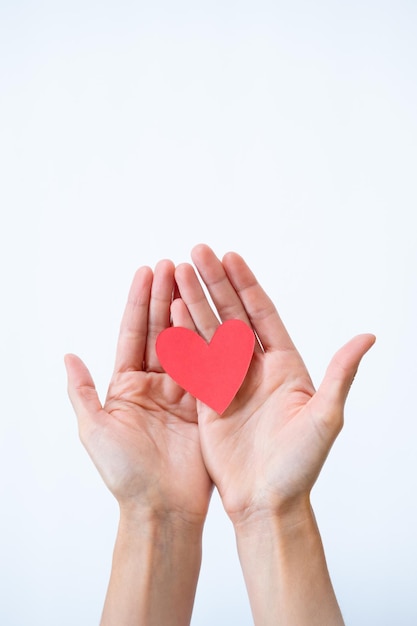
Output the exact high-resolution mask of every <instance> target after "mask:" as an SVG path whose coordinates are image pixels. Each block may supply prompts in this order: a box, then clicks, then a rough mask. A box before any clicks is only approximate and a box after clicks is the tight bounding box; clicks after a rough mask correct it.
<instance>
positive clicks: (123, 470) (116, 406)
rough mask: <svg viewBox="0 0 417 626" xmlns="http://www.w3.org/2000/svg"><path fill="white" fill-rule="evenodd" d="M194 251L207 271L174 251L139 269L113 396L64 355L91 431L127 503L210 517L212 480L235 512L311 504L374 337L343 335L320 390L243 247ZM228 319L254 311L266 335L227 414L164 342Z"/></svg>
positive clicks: (260, 335)
mask: <svg viewBox="0 0 417 626" xmlns="http://www.w3.org/2000/svg"><path fill="white" fill-rule="evenodd" d="M191 258H192V261H193V264H194V267H195V268H196V269H197V272H196V271H195V269H194V267H193V265H192V264H190V263H182V264H180V265H178V266H177V267H175V266H174V264H173V263H172V262H171V261H170V260H161V261H159V262H158V263H157V264H156V266H155V268H154V269H153V270H152V269H151V268H150V267H147V266H144V267H141V268H140V269H138V271H137V272H136V274H135V277H134V279H133V283H132V286H131V289H130V292H129V297H128V302H127V305H126V309H125V312H124V315H123V319H122V323H121V327H120V335H119V339H118V345H117V350H116V359H115V367H114V373H113V375H112V378H111V382H110V385H109V389H108V393H107V397H106V400H105V402H104V405H102V404H101V402H100V400H99V397H98V394H97V392H96V389H95V386H94V383H93V379H92V377H91V375H90V373H89V371H88V369H87V367H86V366H85V365H84V363H83V362H82V361H81V360H80V359H79V358H78V357H77V356H75V355H72V354H68V355H66V357H65V364H66V368H67V374H68V391H69V396H70V399H71V402H72V405H73V407H74V410H75V413H76V415H77V418H78V424H79V432H80V437H81V440H82V442H83V444H84V446H85V447H86V449H87V451H88V453H89V455H90V456H91V458H92V460H93V462H94V464H95V465H96V467H97V469H98V471H99V472H100V474H101V476H102V478H103V479H104V482H105V483H106V485H107V486H108V488H109V489H110V491H111V492H112V493H113V495H114V496H115V497H116V499H117V501H118V503H119V505H120V507H121V508H122V509H124V510H126V511H130V512H133V513H134V514H140V515H145V516H149V517H156V518H160V519H165V518H170V519H174V520H175V519H176V518H177V517H178V519H179V520H181V521H185V522H187V523H190V524H196V525H201V524H202V523H203V522H204V519H205V516H206V513H207V510H208V506H209V501H210V496H211V493H212V489H213V485H215V486H216V488H217V489H218V492H219V494H220V497H221V499H222V502H223V506H224V508H225V511H226V512H227V514H228V515H229V517H230V519H231V520H232V522H233V523H234V524H246V523H251V521H252V520H256V519H257V518H259V517H260V516H265V515H267V516H270V515H279V514H280V513H281V512H285V511H288V510H291V509H293V508H294V507H297V506H298V505H300V506H301V507H302V506H304V505H305V504H306V502H308V500H309V497H310V492H311V489H312V487H313V485H314V483H315V481H316V479H317V477H318V475H319V473H320V470H321V468H322V465H323V463H324V461H325V459H326V457H327V455H328V453H329V450H330V448H331V446H332V444H333V442H334V440H335V438H336V437H337V435H338V433H339V431H340V429H341V428H342V425H343V413H344V405H345V402H346V398H347V395H348V392H349V389H350V386H351V383H352V381H353V378H354V376H355V373H356V371H357V368H358V366H359V363H360V360H361V358H362V357H363V355H364V354H365V353H366V352H367V350H369V348H370V347H371V346H372V344H373V343H374V341H375V337H374V336H373V335H371V334H363V335H358V336H356V337H354V338H353V339H351V340H350V341H349V342H348V343H347V344H346V345H344V346H343V347H342V348H341V349H340V350H339V351H338V352H337V353H336V354H335V356H334V357H333V358H332V360H331V361H330V364H329V366H328V368H327V371H326V373H325V375H324V378H323V381H322V383H321V384H320V386H319V387H318V389H317V391H316V390H315V388H314V386H313V383H312V381H311V378H310V376H309V373H308V371H307V369H306V367H305V365H304V363H303V360H302V358H301V356H300V354H299V353H298V351H297V349H296V348H295V346H294V344H293V342H292V340H291V338H290V336H289V335H288V332H287V331H286V329H285V326H284V325H283V323H282V321H281V319H280V317H279V314H278V312H277V310H276V308H275V306H274V304H273V302H272V301H271V299H270V298H269V297H268V295H267V294H266V293H265V291H264V290H263V289H262V287H261V285H260V284H259V283H258V281H257V279H256V278H255V276H254V274H253V272H252V271H251V270H250V268H249V267H248V265H247V264H246V262H245V261H244V259H243V258H242V257H241V256H239V255H238V254H237V253H235V252H228V253H227V254H226V255H225V256H224V257H223V258H222V259H221V260H220V259H219V258H217V256H216V255H215V253H214V252H213V250H212V249H211V248H210V247H208V246H207V245H205V244H199V245H197V246H195V247H194V248H193V250H192V253H191ZM203 285H205V287H206V289H204V288H203ZM206 293H208V294H209V296H210V300H211V302H210V301H209V299H208V297H207V296H206ZM228 319H240V320H243V321H244V322H246V323H247V324H248V325H249V326H250V327H251V328H252V329H253V330H254V332H255V334H256V344H255V350H254V354H253V357H252V360H251V363H250V366H249V370H248V373H247V375H246V378H245V380H244V382H243V384H242V386H241V387H240V389H239V391H238V392H237V394H236V396H235V398H234V399H233V401H232V403H231V404H230V406H229V407H228V408H227V410H226V411H225V412H224V414H223V415H221V416H220V415H218V414H217V413H216V412H215V411H213V410H212V409H210V408H209V407H208V406H206V405H204V404H203V403H202V402H200V401H198V400H196V399H195V398H193V397H192V396H191V395H190V394H189V393H187V392H186V391H184V390H183V389H182V388H181V387H179V386H178V385H177V383H175V382H174V381H173V380H172V379H171V377H170V376H169V375H168V374H167V373H165V372H164V370H163V369H162V367H161V364H160V363H159V360H158V357H157V354H156V350H155V344H156V338H157V337H158V335H159V333H160V332H161V331H163V330H164V329H166V328H168V327H169V326H171V325H173V326H182V327H186V328H189V329H191V330H194V331H196V332H198V333H199V334H200V335H201V336H202V337H203V338H204V339H205V340H206V341H210V339H211V338H212V336H213V334H214V333H215V331H216V328H217V327H218V326H219V324H220V323H221V322H224V321H226V320H228Z"/></svg>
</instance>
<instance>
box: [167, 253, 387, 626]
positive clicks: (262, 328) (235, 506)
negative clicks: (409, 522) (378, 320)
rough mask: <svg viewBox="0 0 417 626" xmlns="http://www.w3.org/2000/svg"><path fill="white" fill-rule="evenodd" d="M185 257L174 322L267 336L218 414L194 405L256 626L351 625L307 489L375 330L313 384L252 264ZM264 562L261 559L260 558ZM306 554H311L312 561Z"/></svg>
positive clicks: (232, 257) (207, 331)
mask: <svg viewBox="0 0 417 626" xmlns="http://www.w3.org/2000/svg"><path fill="white" fill-rule="evenodd" d="M192 259H193V261H194V264H195V266H196V268H197V270H198V272H199V274H200V278H201V280H202V281H203V283H204V284H205V285H206V287H207V290H208V293H209V294H210V297H211V299H212V301H213V303H214V307H215V309H214V310H213V308H212V307H211V305H210V303H209V301H208V299H207V298H206V296H205V293H204V291H203V289H202V286H201V283H200V281H199V279H198V276H197V274H196V273H195V271H194V268H193V267H192V266H191V265H190V264H181V265H180V266H178V267H177V269H176V274H175V278H176V281H177V284H178V287H179V291H180V295H181V299H177V300H175V301H174V303H173V306H172V311H173V320H174V324H175V325H181V326H185V327H188V328H190V329H194V330H196V331H197V332H199V333H200V334H201V335H202V336H203V337H204V338H205V339H206V340H207V341H209V340H210V339H211V337H212V335H213V333H214V332H215V330H216V328H217V326H218V324H219V320H220V321H222V322H223V321H225V320H227V319H232V318H237V319H241V320H243V321H245V322H246V323H248V324H249V325H250V326H251V327H252V328H253V329H254V331H255V332H256V335H257V337H258V339H259V343H258V346H257V349H256V350H255V353H254V356H253V359H252V362H251V365H250V368H249V372H248V375H247V377H246V379H245V381H244V384H243V385H242V387H241V389H240V390H239V392H238V394H237V395H236V397H235V399H234V400H233V402H232V404H231V405H230V407H229V408H228V409H227V411H226V412H225V413H224V414H223V415H222V416H219V415H218V414H217V413H215V412H214V411H212V410H211V409H210V408H208V407H207V406H205V405H203V404H202V403H197V408H198V420H199V431H200V438H201V447H202V451H203V457H204V462H205V465H206V467H207V470H208V472H209V474H210V476H211V478H212V480H213V482H214V483H215V485H216V487H217V489H218V490H219V493H220V496H221V498H222V502H223V505H224V508H225V510H226V512H227V513H228V515H229V517H230V519H231V520H232V522H233V524H234V526H235V530H236V536H237V542H238V548H239V554H240V558H241V562H242V567H243V572H244V575H245V579H246V582H247V586H248V592H249V596H250V600H251V605H252V610H253V613H254V619H255V623H256V624H262V625H265V626H266V625H268V626H269V625H271V626H272V625H273V624H289V625H290V624H291V625H292V624H294V625H297V626H302V625H303V624H306V625H307V624H308V625H309V626H312V625H315V624H317V625H318V626H319V625H320V626H323V625H325V624H334V625H338V624H343V619H342V616H341V614H340V610H339V608H338V605H337V602H336V598H335V596H334V592H333V589H332V586H331V583H330V578H329V575H328V571H327V566H326V563H325V558H324V552H323V548H322V545H321V540H320V535H319V533H318V529H317V526H316V524H315V520H314V515H313V512H312V509H311V505H310V492H311V489H312V487H313V485H314V483H315V481H316V479H317V477H318V475H319V473H320V470H321V468H322V466H323V463H324V461H325V459H326V457H327V455H328V453H329V451H330V449H331V446H332V444H333V442H334V440H335V439H336V437H337V435H338V434H339V432H340V430H341V428H342V425H343V413H344V405H345V401H346V398H347V394H348V391H349V389H350V386H351V383H352V380H353V378H354V376H355V373H356V371H357V368H358V366H359V363H360V360H361V358H362V357H363V355H364V354H365V353H366V352H367V350H369V348H370V347H371V346H372V345H373V343H374V341H375V337H374V335H370V334H365V335H359V336H357V337H354V338H353V339H352V340H351V341H350V342H349V343H347V344H346V345H345V346H343V347H342V348H341V349H340V350H339V351H338V352H337V353H336V355H335V356H334V357H333V359H332V360H331V362H330V364H329V367H328V369H327V372H326V374H325V377H324V379H323V381H322V383H321V385H320V387H319V388H318V390H317V391H316V390H315V388H314V386H313V383H312V381H311V378H310V376H309V374H308V371H307V369H306V367H305V365H304V362H303V360H302V358H301V356H300V354H299V353H298V351H297V350H296V348H295V346H294V344H293V342H292V340H291V338H290V336H289V335H288V333H287V331H286V329H285V327H284V325H283V323H282V321H281V319H280V317H279V314H278V312H277V310H276V308H275V306H274V305H273V303H272V301H271V300H270V298H269V297H268V296H267V294H266V293H265V292H264V290H263V289H262V287H261V286H260V284H259V283H258V281H257V280H256V278H255V276H254V275H253V273H252V271H251V270H250V269H249V267H248V266H247V264H246V263H245V261H244V260H243V259H242V258H241V257H240V256H239V255H238V254H236V253H233V252H231V253H228V254H227V255H225V257H224V258H223V260H222V261H221V260H220V259H218V258H217V257H216V256H215V254H214V252H213V251H212V250H211V249H210V248H209V247H208V246H206V245H203V244H202V245H199V246H196V247H195V248H194V250H193V251H192ZM261 554H262V555H263V558H262V559H261V558H260V555H261ZM306 559H307V560H306Z"/></svg>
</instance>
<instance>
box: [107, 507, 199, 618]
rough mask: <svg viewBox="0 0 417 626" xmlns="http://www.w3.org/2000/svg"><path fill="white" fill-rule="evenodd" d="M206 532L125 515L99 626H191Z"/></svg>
mask: <svg viewBox="0 0 417 626" xmlns="http://www.w3.org/2000/svg"><path fill="white" fill-rule="evenodd" d="M201 536H202V528H201V527H196V526H194V525H191V524H189V523H187V522H184V521H183V520H179V519H164V520H155V519H151V518H149V517H148V516H146V517H143V516H135V515H133V516H132V515H130V514H129V515H125V514H123V513H122V514H121V517H120V523H119V529H118V534H117V539H116V543H115V547H114V553H113V563H112V571H111V576H110V582H109V586H108V590H107V595H106V600H105V604H104V609H103V614H102V619H101V623H100V624H101V626H145V625H146V626H161V625H162V624H163V625H164V626H185V625H188V624H189V623H190V620H191V614H192V608H193V603H194V596H195V590H196V586H197V580H198V574H199V570H200V564H201Z"/></svg>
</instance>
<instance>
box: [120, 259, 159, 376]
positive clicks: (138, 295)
mask: <svg viewBox="0 0 417 626" xmlns="http://www.w3.org/2000/svg"><path fill="white" fill-rule="evenodd" d="M152 279H153V272H152V270H151V268H150V267H147V266H143V267H141V268H139V269H138V270H137V272H136V274H135V276H134V278H133V282H132V285H131V287H130V290H129V295H128V298H127V303H126V308H125V310H124V313H123V317H122V322H121V324H120V332H119V339H118V342H117V349H116V360H115V366H114V370H115V372H128V371H141V370H142V369H143V362H144V359H145V349H146V338H147V328H148V310H149V301H150V294H151V288H152Z"/></svg>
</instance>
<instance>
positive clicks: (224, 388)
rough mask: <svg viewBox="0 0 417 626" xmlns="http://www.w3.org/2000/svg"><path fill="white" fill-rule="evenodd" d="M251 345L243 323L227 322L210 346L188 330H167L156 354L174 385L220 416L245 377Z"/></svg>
mask: <svg viewBox="0 0 417 626" xmlns="http://www.w3.org/2000/svg"><path fill="white" fill-rule="evenodd" d="M254 345H255V335H254V333H253V331H252V330H251V329H250V328H249V326H248V325H247V324H245V322H242V321H241V320H227V321H226V322H224V323H223V324H221V325H220V326H219V327H218V328H217V330H216V332H215V333H214V335H213V338H212V339H211V341H210V343H207V342H206V341H204V339H202V337H200V335H198V334H197V333H196V332H194V331H192V330H189V329H188V328H182V327H170V328H166V329H165V330H163V331H162V332H161V333H160V334H159V335H158V337H157V340H156V352H157V355H158V358H159V361H160V363H161V365H162V367H163V368H164V370H165V371H166V372H167V373H168V374H169V375H170V376H171V378H173V379H174V380H175V382H177V383H178V384H179V385H180V386H181V387H182V388H183V389H185V390H186V391H188V392H189V393H191V395H192V396H194V397H195V398H198V399H199V400H202V402H204V403H205V404H207V406H209V407H210V408H211V409H214V410H215V411H216V412H217V413H219V414H220V415H221V414H222V413H223V412H224V411H225V410H226V409H227V407H228V406H229V404H230V403H231V401H232V400H233V398H234V397H235V395H236V393H237V392H238V389H239V387H240V386H241V384H242V382H243V379H244V378H245V376H246V373H247V371H248V368H249V364H250V361H251V358H252V354H253V348H254Z"/></svg>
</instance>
